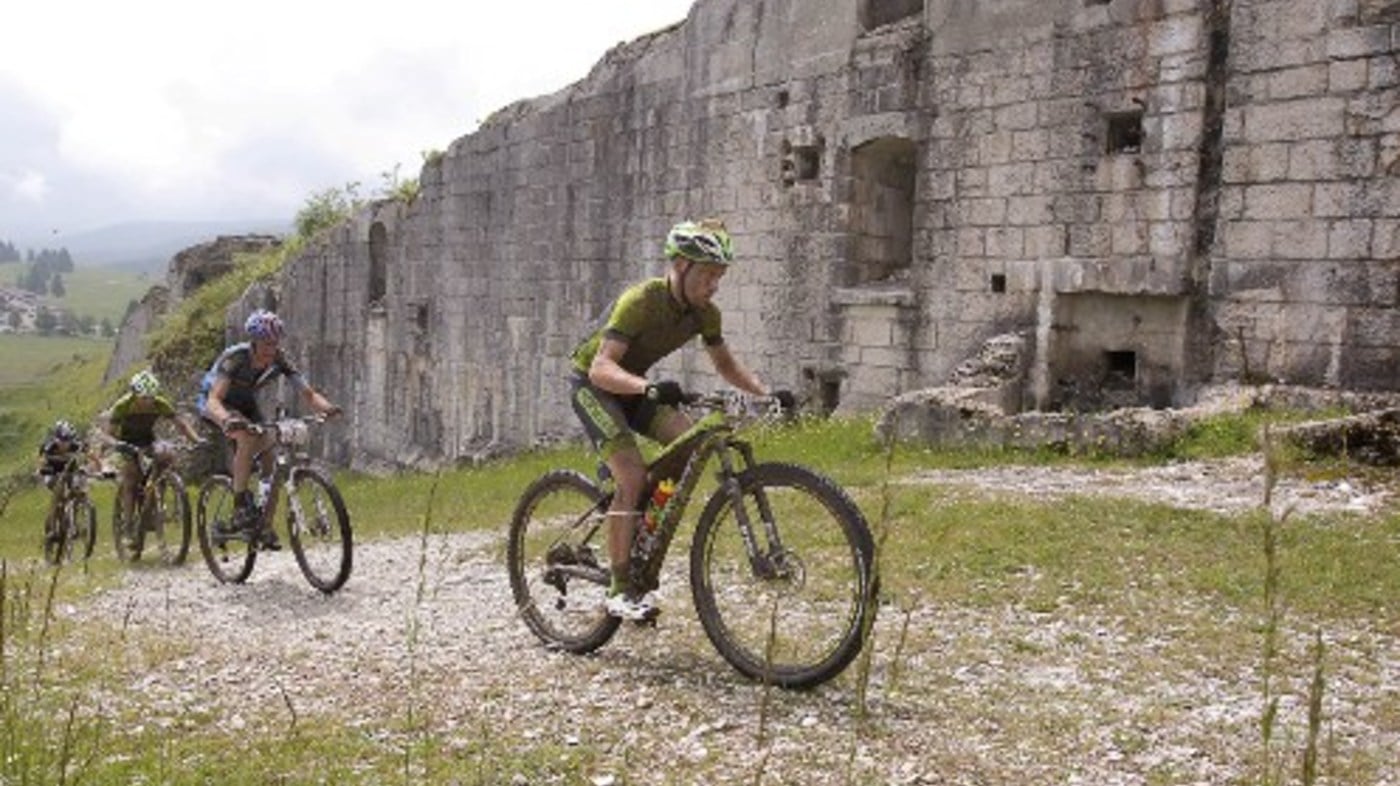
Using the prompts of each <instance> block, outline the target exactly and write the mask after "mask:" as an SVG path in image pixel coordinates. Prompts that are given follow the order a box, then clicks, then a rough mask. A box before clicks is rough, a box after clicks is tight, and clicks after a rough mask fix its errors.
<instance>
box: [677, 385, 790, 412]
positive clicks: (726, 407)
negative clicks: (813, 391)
mask: <svg viewBox="0 0 1400 786" xmlns="http://www.w3.org/2000/svg"><path fill="white" fill-rule="evenodd" d="M682 403H683V404H684V405H685V406H688V407H694V408H696V409H708V410H710V411H713V412H726V413H728V414H731V415H758V416H775V415H781V414H783V412H784V410H783V407H782V402H781V400H780V399H779V398H778V397H777V396H771V395H770V396H760V395H757V394H755V393H740V392H736V391H725V390H720V391H713V392H710V393H698V392H694V391H687V392H685V393H684V394H683V401H682Z"/></svg>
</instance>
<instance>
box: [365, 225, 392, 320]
mask: <svg viewBox="0 0 1400 786" xmlns="http://www.w3.org/2000/svg"><path fill="white" fill-rule="evenodd" d="M388 255H389V232H388V231H387V230H385V229H384V224H383V223H381V222H378V221H376V222H374V225H373V226H371V227H370V228H369V304H370V305H371V306H377V305H381V304H383V303H384V295H385V294H386V293H387V291H388V279H389V276H388V271H387V266H388V263H387V262H386V261H385V259H386V257H388Z"/></svg>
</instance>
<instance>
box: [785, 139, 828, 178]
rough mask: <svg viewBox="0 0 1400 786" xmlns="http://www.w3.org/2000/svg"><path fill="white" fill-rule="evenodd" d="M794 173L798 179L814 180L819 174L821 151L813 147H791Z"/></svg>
mask: <svg viewBox="0 0 1400 786" xmlns="http://www.w3.org/2000/svg"><path fill="white" fill-rule="evenodd" d="M792 160H793V162H794V164H795V169H796V172H795V173H794V174H795V175H796V177H797V179H798V180H816V179H817V177H818V176H820V175H821V169H822V152H821V151H820V150H818V149H817V148H815V147H795V148H793V149H792Z"/></svg>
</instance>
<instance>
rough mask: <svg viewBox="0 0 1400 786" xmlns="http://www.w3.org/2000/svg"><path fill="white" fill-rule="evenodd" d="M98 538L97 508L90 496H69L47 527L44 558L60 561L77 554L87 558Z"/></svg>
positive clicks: (50, 562)
mask: <svg viewBox="0 0 1400 786" xmlns="http://www.w3.org/2000/svg"><path fill="white" fill-rule="evenodd" d="M96 539H97V511H96V510H94V509H93V507H92V502H90V501H89V500H88V499H87V498H86V497H76V498H73V499H69V500H67V501H66V502H64V503H63V505H62V506H61V507H59V508H58V509H56V510H55V511H54V512H53V514H52V516H51V517H50V520H49V523H48V524H47V525H46V526H45V528H44V560H45V561H46V562H48V563H49V564H50V565H58V564H60V563H64V562H68V561H70V560H72V559H73V558H74V555H75V554H77V555H79V556H81V557H82V559H87V558H89V557H91V556H92V548H93V545H94V543H95V541H96Z"/></svg>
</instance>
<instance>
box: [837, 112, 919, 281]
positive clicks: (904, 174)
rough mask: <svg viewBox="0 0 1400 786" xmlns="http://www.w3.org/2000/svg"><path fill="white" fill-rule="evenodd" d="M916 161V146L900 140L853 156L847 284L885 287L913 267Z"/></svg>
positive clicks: (872, 146) (884, 139)
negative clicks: (850, 265)
mask: <svg viewBox="0 0 1400 786" xmlns="http://www.w3.org/2000/svg"><path fill="white" fill-rule="evenodd" d="M917 160H918V146H917V145H915V143H914V142H913V140H910V139H905V138H903V137H881V138H879V139H875V140H873V141H870V142H867V143H865V144H863V145H861V146H859V147H857V148H855V149H854V150H852V151H851V187H852V191H851V209H850V216H851V224H850V235H851V243H852V254H851V263H852V268H853V269H852V271H851V273H850V274H849V275H848V276H847V278H846V280H847V281H848V282H850V283H851V284H855V285H859V284H866V283H872V282H876V281H886V280H888V279H891V278H894V277H897V276H898V275H899V274H900V273H902V272H905V271H907V270H908V269H909V267H910V265H911V264H912V262H913V255H914V197H915V193H916V189H915V175H916V173H917V169H916V162H917Z"/></svg>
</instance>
